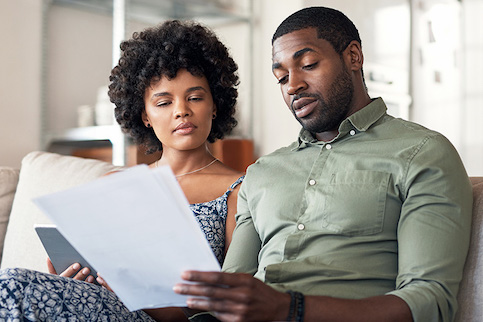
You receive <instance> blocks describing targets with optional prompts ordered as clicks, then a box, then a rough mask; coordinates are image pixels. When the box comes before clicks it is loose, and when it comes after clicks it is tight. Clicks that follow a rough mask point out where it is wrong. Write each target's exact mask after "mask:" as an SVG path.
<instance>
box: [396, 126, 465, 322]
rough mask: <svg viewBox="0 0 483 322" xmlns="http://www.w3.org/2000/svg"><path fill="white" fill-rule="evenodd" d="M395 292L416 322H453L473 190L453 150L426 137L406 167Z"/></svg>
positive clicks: (444, 142) (438, 139)
mask: <svg viewBox="0 0 483 322" xmlns="http://www.w3.org/2000/svg"><path fill="white" fill-rule="evenodd" d="M403 182H404V184H405V187H404V188H403V189H401V190H402V191H403V192H404V193H405V195H404V196H402V198H403V206H402V210H401V216H400V220H399V224H398V253H399V264H398V265H399V269H398V276H397V280H396V290H395V291H392V292H390V293H389V294H393V295H396V296H399V297H400V298H402V299H403V300H404V301H406V303H407V304H408V305H409V307H410V309H411V312H412V315H413V319H414V321H424V322H427V321H453V320H454V317H455V314H456V310H457V300H456V296H457V293H458V287H459V283H460V281H461V278H462V273H463V267H464V263H465V259H466V255H467V251H468V246H469V236H470V226H471V213H472V190H471V184H470V182H469V178H468V176H467V173H466V171H465V169H464V167H463V164H462V162H461V160H460V158H459V156H458V154H457V152H456V151H455V150H454V148H453V146H452V145H451V143H449V141H447V139H446V138H444V137H443V136H441V135H435V136H430V137H427V138H426V139H425V140H423V141H422V142H421V144H420V145H419V147H418V148H417V149H416V151H415V152H414V154H413V158H412V159H411V160H410V161H409V162H408V165H407V169H406V178H405V180H403Z"/></svg>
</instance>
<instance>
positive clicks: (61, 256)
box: [34, 225, 97, 284]
mask: <svg viewBox="0 0 483 322" xmlns="http://www.w3.org/2000/svg"><path fill="white" fill-rule="evenodd" d="M34 228H35V231H36V232H37V235H38V236H39V238H40V241H41V242H42V245H44V248H45V251H46V252H47V255H49V258H50V261H51V262H52V264H53V265H54V268H55V271H56V272H57V273H58V274H60V273H62V272H63V271H65V270H66V269H67V268H68V267H69V266H70V265H72V264H74V263H79V264H80V265H81V266H82V267H88V268H89V269H90V270H91V273H90V275H92V276H94V277H97V271H96V270H95V269H94V268H93V267H92V266H91V265H90V264H89V263H88V262H87V261H86V260H85V259H84V258H83V257H82V256H81V255H80V254H79V253H78V252H77V251H76V250H75V248H74V247H73V246H72V245H71V244H70V243H69V242H68V241H67V239H65V238H64V236H62V234H61V233H60V232H59V230H58V229H57V227H56V226H54V225H35V226H34ZM71 277H72V276H71ZM95 283H96V284H97V282H95Z"/></svg>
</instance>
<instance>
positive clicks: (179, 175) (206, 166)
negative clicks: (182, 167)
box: [155, 158, 218, 178]
mask: <svg viewBox="0 0 483 322" xmlns="http://www.w3.org/2000/svg"><path fill="white" fill-rule="evenodd" d="M216 161H218V159H217V158H215V159H214V160H213V161H211V162H210V163H208V164H207V165H205V166H203V167H201V168H199V169H196V170H193V171H190V172H186V173H182V174H178V175H175V177H176V178H179V177H182V176H186V175H188V174H192V173H195V172H198V171H201V170H203V169H206V168H208V167H209V166H210V165H212V164H213V163H215V162H216ZM158 162H159V159H158V160H156V164H155V165H156V168H157V167H158Z"/></svg>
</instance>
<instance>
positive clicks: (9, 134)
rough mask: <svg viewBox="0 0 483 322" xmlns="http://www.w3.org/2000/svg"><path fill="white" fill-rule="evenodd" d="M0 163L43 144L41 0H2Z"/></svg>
mask: <svg viewBox="0 0 483 322" xmlns="http://www.w3.org/2000/svg"><path fill="white" fill-rule="evenodd" d="M0 13H1V14H0V30H2V49H1V50H0V115H1V117H0V165H2V166H15V167H19V166H20V160H21V158H22V157H23V156H24V155H25V154H27V153H28V152H30V151H32V150H37V149H39V148H40V129H41V118H40V115H41V106H42V104H41V103H42V99H43V97H42V93H41V81H40V80H41V59H42V55H41V53H42V1H39V0H15V1H8V0H1V1H0Z"/></svg>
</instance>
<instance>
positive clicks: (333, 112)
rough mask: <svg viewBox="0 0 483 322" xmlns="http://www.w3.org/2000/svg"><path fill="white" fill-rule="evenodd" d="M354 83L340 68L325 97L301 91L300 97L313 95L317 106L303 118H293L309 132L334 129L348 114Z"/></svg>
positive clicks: (347, 73)
mask: <svg viewBox="0 0 483 322" xmlns="http://www.w3.org/2000/svg"><path fill="white" fill-rule="evenodd" d="M353 94H354V85H353V84H352V80H351V76H350V74H349V72H347V71H346V70H345V69H343V68H341V71H340V73H339V74H338V75H337V77H336V79H335V80H334V82H333V83H332V86H331V87H330V89H329V91H328V93H327V98H326V99H324V98H323V97H322V96H321V95H319V94H309V93H302V94H301V95H300V97H304V96H306V97H313V98H316V99H317V100H318V106H317V107H316V109H315V110H314V111H313V112H312V113H311V114H310V115H307V116H305V117H303V118H298V117H297V116H296V115H295V113H294V115H295V118H296V119H297V121H299V123H300V124H301V125H302V126H303V127H304V128H305V129H306V130H308V131H309V132H311V133H322V132H326V131H331V130H335V129H337V128H338V127H339V125H340V123H341V122H342V121H343V120H344V119H345V118H346V117H347V116H348V113H349V111H350V109H351V102H352V95H353Z"/></svg>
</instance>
